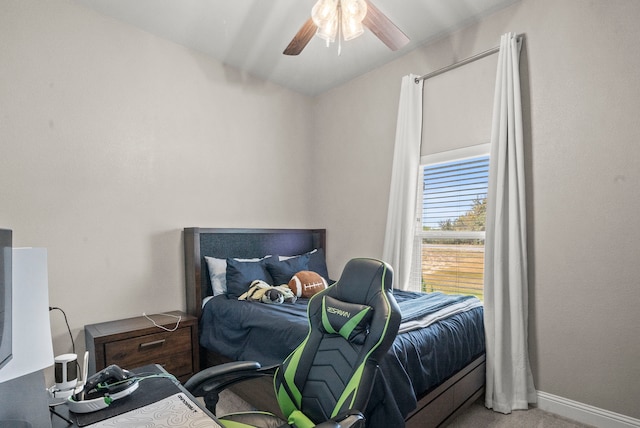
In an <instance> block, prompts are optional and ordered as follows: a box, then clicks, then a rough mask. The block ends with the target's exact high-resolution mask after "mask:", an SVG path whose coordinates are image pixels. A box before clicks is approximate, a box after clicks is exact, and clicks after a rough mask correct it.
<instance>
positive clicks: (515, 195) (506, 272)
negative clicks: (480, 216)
mask: <svg viewBox="0 0 640 428" xmlns="http://www.w3.org/2000/svg"><path fill="white" fill-rule="evenodd" d="M519 55H520V45H519V43H518V39H517V37H516V35H515V34H512V33H509V34H505V35H503V36H502V38H501V41H500V52H499V56H498V71H497V77H496V90H495V98H494V104H493V125H492V129H491V159H490V166H489V190H488V196H487V221H486V238H485V239H486V240H485V277H484V308H485V313H484V325H485V334H486V355H487V383H486V391H485V405H486V406H487V407H488V408H492V409H494V410H495V411H498V412H501V413H511V411H512V410H519V409H527V408H528V405H529V403H535V401H536V392H535V387H534V385H533V377H532V375H531V367H530V364H529V352H528V346H527V325H528V294H527V293H528V283H527V224H526V206H525V177H524V175H525V174H524V148H523V146H524V145H523V131H522V106H521V99H520V74H519V67H520V65H519Z"/></svg>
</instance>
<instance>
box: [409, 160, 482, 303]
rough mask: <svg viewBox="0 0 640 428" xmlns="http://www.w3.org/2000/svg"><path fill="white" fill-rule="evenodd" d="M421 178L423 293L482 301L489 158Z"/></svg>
mask: <svg viewBox="0 0 640 428" xmlns="http://www.w3.org/2000/svg"><path fill="white" fill-rule="evenodd" d="M421 177H422V194H421V204H419V206H420V207H419V210H420V212H419V218H420V223H421V227H420V228H419V229H420V230H419V231H418V232H417V233H416V238H417V241H418V247H419V249H420V250H419V252H420V262H419V263H420V271H421V289H422V290H423V291H426V292H432V291H442V292H445V293H452V294H474V295H476V296H478V297H480V298H482V288H483V273H484V230H485V218H486V197H487V185H488V180H489V157H488V156H481V157H475V158H472V159H464V160H457V161H453V162H446V163H439V164H435V165H424V166H423V169H422V175H421Z"/></svg>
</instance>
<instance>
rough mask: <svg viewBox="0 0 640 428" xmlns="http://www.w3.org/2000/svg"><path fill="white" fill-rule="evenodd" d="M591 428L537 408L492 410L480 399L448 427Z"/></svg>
mask: <svg viewBox="0 0 640 428" xmlns="http://www.w3.org/2000/svg"><path fill="white" fill-rule="evenodd" d="M471 427H473V428H477V427H491V428H514V427H518V428H519V427H526V428H587V427H588V428H591V425H584V424H581V423H579V422H575V421H572V420H569V419H565V418H563V417H560V416H557V415H554V414H553V413H548V412H545V411H543V410H540V409H538V408H535V407H534V408H530V409H529V410H519V411H515V412H512V413H511V414H508V415H503V414H502V413H497V412H494V411H493V410H489V409H487V408H486V407H484V405H483V402H482V401H476V402H475V403H474V404H472V405H471V406H469V408H468V409H467V410H465V411H464V413H462V414H461V415H460V416H458V417H457V418H456V419H454V420H453V421H452V422H451V423H450V424H449V425H448V428H471Z"/></svg>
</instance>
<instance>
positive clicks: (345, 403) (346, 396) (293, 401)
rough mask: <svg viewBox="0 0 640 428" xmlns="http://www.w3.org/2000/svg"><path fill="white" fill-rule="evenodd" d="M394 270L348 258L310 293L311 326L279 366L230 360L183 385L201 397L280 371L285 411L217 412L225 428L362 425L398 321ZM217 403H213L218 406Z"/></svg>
mask: <svg viewBox="0 0 640 428" xmlns="http://www.w3.org/2000/svg"><path fill="white" fill-rule="evenodd" d="M392 283H393V271H392V269H391V267H390V266H389V265H387V264H386V263H384V262H381V261H378V260H374V259H362V258H360V259H353V260H350V261H349V262H348V263H347V265H346V266H345V268H344V271H343V272H342V276H341V277H340V279H339V280H338V281H337V282H336V283H335V284H333V285H332V286H330V287H329V288H327V289H325V290H323V291H321V292H320V293H318V294H316V295H314V296H313V297H312V298H311V299H310V300H309V307H308V316H309V333H308V335H307V337H306V338H305V339H304V340H303V342H302V343H301V344H300V345H299V346H298V347H297V348H296V349H295V350H294V351H293V352H292V353H291V354H290V355H289V356H288V357H287V358H286V359H285V361H284V362H283V363H282V364H281V365H279V366H275V367H273V368H266V369H265V368H261V367H260V364H259V363H257V362H231V363H227V364H221V365H219V366H214V367H210V368H208V369H205V370H203V371H201V372H199V373H197V374H196V375H195V376H193V377H192V378H191V379H189V381H187V383H185V387H186V388H187V389H188V390H189V391H190V392H191V393H193V394H194V395H196V396H204V397H205V401H207V395H209V394H214V395H215V396H216V398H215V399H214V400H213V401H210V402H211V403H215V401H217V394H218V392H220V391H222V390H223V389H225V388H226V387H228V386H229V385H231V384H233V383H236V382H238V381H242V380H246V379H250V378H254V377H258V376H263V375H265V374H273V375H274V387H275V394H276V397H277V400H278V403H279V405H280V408H281V410H282V413H283V414H284V415H285V416H286V417H287V419H288V420H287V421H286V422H283V421H282V420H280V419H279V418H278V417H276V416H275V415H273V414H271V413H268V412H243V413H238V414H230V415H224V416H221V417H219V419H220V422H221V423H222V424H223V425H225V427H229V428H231V427H234V428H236V427H265V428H266V427H268V428H271V427H297V428H308V427H314V426H318V427H348V426H356V427H363V426H364V425H365V418H364V415H363V413H362V412H364V410H365V408H366V406H367V402H368V400H369V396H370V394H371V389H372V387H373V382H374V379H375V377H376V372H377V371H378V362H379V361H380V360H381V359H382V358H383V357H384V356H385V354H386V352H387V351H388V349H389V347H390V346H391V344H392V343H393V340H394V339H395V337H396V335H397V333H398V328H399V325H400V310H399V308H398V305H397V303H396V301H395V299H394V297H393V295H392ZM212 410H213V409H212Z"/></svg>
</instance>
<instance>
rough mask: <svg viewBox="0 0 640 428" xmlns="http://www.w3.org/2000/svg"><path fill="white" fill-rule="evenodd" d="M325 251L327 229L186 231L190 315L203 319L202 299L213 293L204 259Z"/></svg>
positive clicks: (186, 266)
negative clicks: (317, 249) (201, 316)
mask: <svg viewBox="0 0 640 428" xmlns="http://www.w3.org/2000/svg"><path fill="white" fill-rule="evenodd" d="M316 248H322V249H323V250H324V251H325V254H326V230H325V229H215V228H214V229H210V228H201V227H188V228H185V229H184V262H185V275H186V295H187V312H188V313H189V314H190V315H193V316H196V317H198V318H200V314H201V312H202V299H203V298H205V297H206V296H207V295H208V294H210V291H209V290H210V289H211V280H210V279H209V275H208V273H207V267H206V263H204V256H209V257H215V258H227V257H241V258H253V257H263V256H265V255H268V254H278V255H295V254H304V253H306V252H309V251H311V250H313V249H316Z"/></svg>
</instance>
